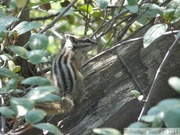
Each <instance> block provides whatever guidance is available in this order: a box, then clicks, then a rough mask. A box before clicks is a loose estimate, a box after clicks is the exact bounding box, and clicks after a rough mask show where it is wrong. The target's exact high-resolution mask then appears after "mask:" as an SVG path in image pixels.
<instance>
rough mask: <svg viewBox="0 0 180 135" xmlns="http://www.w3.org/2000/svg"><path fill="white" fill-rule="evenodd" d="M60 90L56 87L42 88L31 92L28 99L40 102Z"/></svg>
mask: <svg viewBox="0 0 180 135" xmlns="http://www.w3.org/2000/svg"><path fill="white" fill-rule="evenodd" d="M58 90H59V88H58V87H54V86H41V87H37V88H34V89H32V90H30V91H29V92H28V93H27V95H26V97H27V98H29V99H30V100H38V99H41V98H43V97H45V96H47V95H49V94H51V93H53V92H55V91H58Z"/></svg>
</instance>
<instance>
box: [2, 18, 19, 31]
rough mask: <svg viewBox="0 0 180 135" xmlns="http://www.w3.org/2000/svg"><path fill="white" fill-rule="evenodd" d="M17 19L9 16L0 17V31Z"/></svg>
mask: <svg viewBox="0 0 180 135" xmlns="http://www.w3.org/2000/svg"><path fill="white" fill-rule="evenodd" d="M18 20H19V19H17V18H15V17H10V16H3V17H0V32H2V31H4V30H5V29H6V28H7V27H8V26H9V25H11V24H12V23H13V22H14V21H18Z"/></svg>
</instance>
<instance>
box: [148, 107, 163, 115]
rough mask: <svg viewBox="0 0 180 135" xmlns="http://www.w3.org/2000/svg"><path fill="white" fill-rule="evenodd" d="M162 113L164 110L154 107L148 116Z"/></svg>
mask: <svg viewBox="0 0 180 135" xmlns="http://www.w3.org/2000/svg"><path fill="white" fill-rule="evenodd" d="M161 111H162V108H160V107H158V106H154V107H151V108H150V109H149V110H148V112H147V114H148V115H157V114H159V113H160V112H161Z"/></svg>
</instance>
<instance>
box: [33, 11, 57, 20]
mask: <svg viewBox="0 0 180 135" xmlns="http://www.w3.org/2000/svg"><path fill="white" fill-rule="evenodd" d="M58 14H59V13H56V14H52V15H48V16H44V17H36V18H30V21H41V20H46V19H50V18H53V17H56V16H57V15H58Z"/></svg>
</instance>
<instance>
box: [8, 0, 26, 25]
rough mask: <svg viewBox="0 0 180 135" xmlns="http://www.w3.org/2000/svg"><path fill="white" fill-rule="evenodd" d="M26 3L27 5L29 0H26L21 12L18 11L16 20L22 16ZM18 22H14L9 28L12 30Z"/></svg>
mask: <svg viewBox="0 0 180 135" xmlns="http://www.w3.org/2000/svg"><path fill="white" fill-rule="evenodd" d="M28 3H29V0H26V4H25V6H24V7H23V8H22V9H21V11H20V13H19V14H18V17H17V18H19V19H20V17H21V16H22V14H23V12H24V10H25V9H26V8H27V6H28ZM18 21H19V20H18ZM18 21H15V22H14V23H13V24H12V25H11V28H14V27H15V25H16V24H17V22H18Z"/></svg>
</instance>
